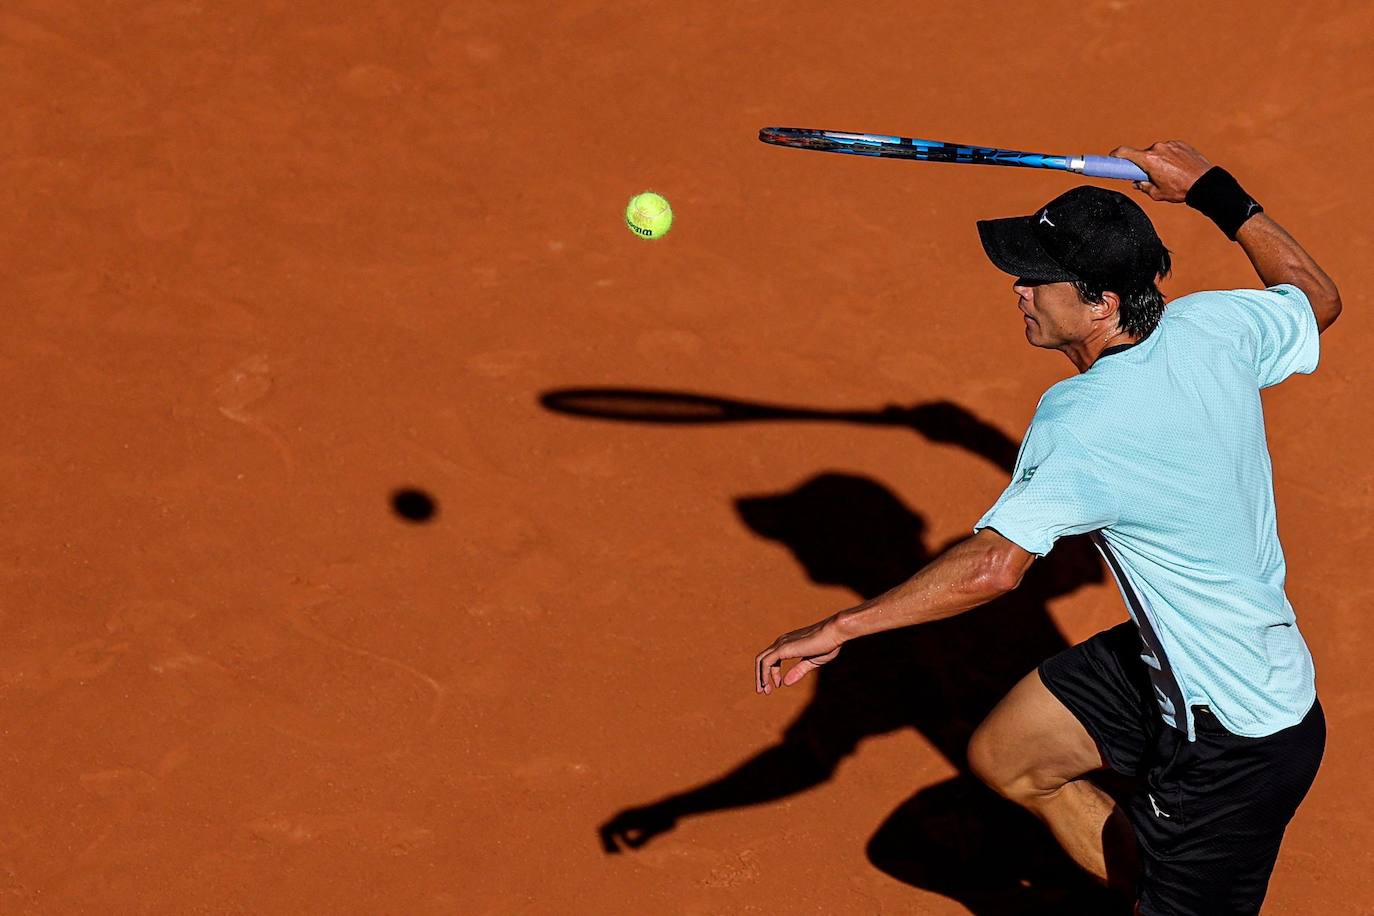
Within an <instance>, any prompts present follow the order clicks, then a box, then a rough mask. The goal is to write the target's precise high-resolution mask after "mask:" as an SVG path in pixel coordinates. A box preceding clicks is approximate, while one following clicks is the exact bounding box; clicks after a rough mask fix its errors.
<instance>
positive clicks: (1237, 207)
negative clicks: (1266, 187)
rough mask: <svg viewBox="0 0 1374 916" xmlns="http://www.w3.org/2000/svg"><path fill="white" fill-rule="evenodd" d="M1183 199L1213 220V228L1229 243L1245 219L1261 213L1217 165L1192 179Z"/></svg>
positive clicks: (1253, 201) (1233, 180) (1237, 184)
mask: <svg viewBox="0 0 1374 916" xmlns="http://www.w3.org/2000/svg"><path fill="white" fill-rule="evenodd" d="M1184 200H1185V202H1186V203H1187V204H1188V206H1190V207H1192V208H1193V209H1194V210H1197V211H1198V212H1199V213H1201V214H1202V215H1203V216H1205V217H1207V218H1208V219H1210V220H1211V221H1212V222H1214V223H1216V224H1217V228H1218V229H1220V230H1221V231H1222V232H1224V233H1226V237H1227V238H1228V239H1230V240H1231V241H1233V242H1234V241H1235V240H1236V233H1237V232H1239V231H1240V227H1241V226H1244V225H1245V221H1246V220H1247V219H1249V218H1250V217H1252V216H1254V215H1255V214H1256V213H1263V212H1264V208H1263V207H1261V206H1260V205H1259V201H1257V200H1255V199H1254V198H1253V197H1251V196H1250V195H1249V194H1246V193H1245V189H1244V188H1242V187H1241V186H1240V182H1238V181H1236V180H1235V179H1234V178H1232V177H1231V173H1230V172H1228V171H1226V170H1225V169H1224V168H1222V167H1221V166H1219V165H1214V166H1212V167H1211V168H1210V169H1208V170H1207V172H1206V173H1205V174H1204V175H1203V176H1202V177H1201V178H1199V179H1198V180H1197V181H1195V182H1193V186H1192V187H1191V188H1189V189H1188V196H1187V197H1185V198H1184Z"/></svg>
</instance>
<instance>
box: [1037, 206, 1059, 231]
mask: <svg viewBox="0 0 1374 916" xmlns="http://www.w3.org/2000/svg"><path fill="white" fill-rule="evenodd" d="M1040 222H1042V223H1050V211H1049V209H1048V208H1046V209H1044V210H1041V211H1040ZM1050 228H1051V229H1057V228H1059V227H1057V226H1055V224H1054V223H1050Z"/></svg>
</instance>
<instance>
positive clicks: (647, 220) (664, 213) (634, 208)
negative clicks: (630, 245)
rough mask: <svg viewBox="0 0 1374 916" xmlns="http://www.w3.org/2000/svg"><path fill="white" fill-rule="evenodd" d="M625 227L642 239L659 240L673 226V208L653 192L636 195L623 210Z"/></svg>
mask: <svg viewBox="0 0 1374 916" xmlns="http://www.w3.org/2000/svg"><path fill="white" fill-rule="evenodd" d="M625 225H627V226H629V227H630V231H631V232H633V233H634V234H635V235H637V236H639V237H640V238H642V239H661V238H663V236H664V235H666V234H667V232H668V230H669V229H670V228H671V227H672V225H673V208H672V207H670V206H668V201H667V200H666V199H665V198H664V197H663V196H662V195H660V194H655V193H654V192H653V191H645V192H644V193H642V194H636V195H635V196H634V197H631V198H630V203H629V206H627V207H626V208H625Z"/></svg>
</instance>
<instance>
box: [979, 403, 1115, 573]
mask: <svg viewBox="0 0 1374 916" xmlns="http://www.w3.org/2000/svg"><path fill="white" fill-rule="evenodd" d="M1094 465H1095V462H1094V461H1093V460H1092V457H1091V455H1090V454H1089V453H1088V451H1087V450H1086V449H1085V448H1084V447H1083V445H1082V444H1081V443H1080V442H1079V441H1078V439H1077V438H1076V437H1075V436H1074V435H1073V434H1072V433H1070V432H1069V431H1068V430H1067V429H1065V428H1064V427H1063V426H1062V424H1058V423H1054V422H1043V421H1042V422H1037V421H1032V422H1031V428H1030V429H1029V430H1027V432H1026V438H1025V440H1024V441H1023V442H1022V443H1021V453H1020V454H1019V455H1018V456H1017V459H1016V468H1015V470H1013V471H1012V477H1011V485H1010V486H1008V487H1007V488H1006V490H1004V491H1003V492H1002V495H1001V496H1000V497H998V499H997V502H996V503H994V504H993V506H992V508H991V509H989V510H988V511H987V512H986V513H985V514H984V515H983V517H982V518H981V519H979V520H978V523H977V524H976V525H974V526H973V530H974V532H975V533H977V532H979V531H982V530H983V529H984V528H992V529H994V530H995V531H997V532H998V533H999V534H1001V535H1002V536H1003V537H1005V538H1007V539H1008V540H1010V541H1012V542H1014V543H1016V544H1017V545H1019V546H1020V547H1022V548H1023V549H1025V550H1027V551H1029V552H1031V553H1033V554H1036V555H1037V556H1042V557H1043V556H1044V555H1045V554H1047V553H1049V552H1050V550H1051V549H1052V548H1053V547H1054V542H1055V541H1057V540H1058V539H1059V538H1061V537H1064V536H1066V535H1073V534H1083V533H1084V532H1087V531H1096V530H1098V529H1099V528H1106V527H1109V526H1110V525H1113V524H1115V523H1116V522H1117V521H1118V519H1119V517H1120V510H1119V507H1118V503H1117V498H1116V494H1115V493H1114V492H1113V491H1112V489H1111V488H1110V487H1109V486H1107V484H1106V482H1105V481H1103V480H1102V479H1101V477H1100V475H1099V470H1098V468H1096V467H1095V466H1094Z"/></svg>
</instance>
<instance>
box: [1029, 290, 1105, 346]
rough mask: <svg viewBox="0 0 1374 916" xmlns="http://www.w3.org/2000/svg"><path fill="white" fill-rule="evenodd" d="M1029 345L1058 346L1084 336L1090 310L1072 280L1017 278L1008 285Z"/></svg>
mask: <svg viewBox="0 0 1374 916" xmlns="http://www.w3.org/2000/svg"><path fill="white" fill-rule="evenodd" d="M1011 288H1012V289H1013V290H1015V291H1016V296H1017V301H1016V305H1017V307H1018V308H1019V309H1020V310H1021V313H1022V322H1021V323H1022V324H1024V325H1025V326H1026V340H1027V341H1029V342H1030V344H1031V346H1035V347H1045V348H1047V349H1061V348H1063V347H1064V346H1065V345H1069V344H1074V343H1077V342H1079V341H1081V340H1084V339H1085V338H1086V337H1087V336H1088V333H1089V332H1090V331H1091V330H1092V326H1093V323H1092V313H1091V312H1090V311H1089V309H1088V304H1087V303H1086V302H1084V301H1083V300H1082V299H1081V298H1080V297H1079V295H1078V290H1077V289H1075V288H1074V285H1073V284H1072V283H1068V282H1063V283H1040V282H1037V281H1035V280H1028V279H1026V278H1024V277H1023V278H1021V279H1019V280H1017V281H1016V282H1015V283H1013V284H1012V285H1011Z"/></svg>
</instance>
